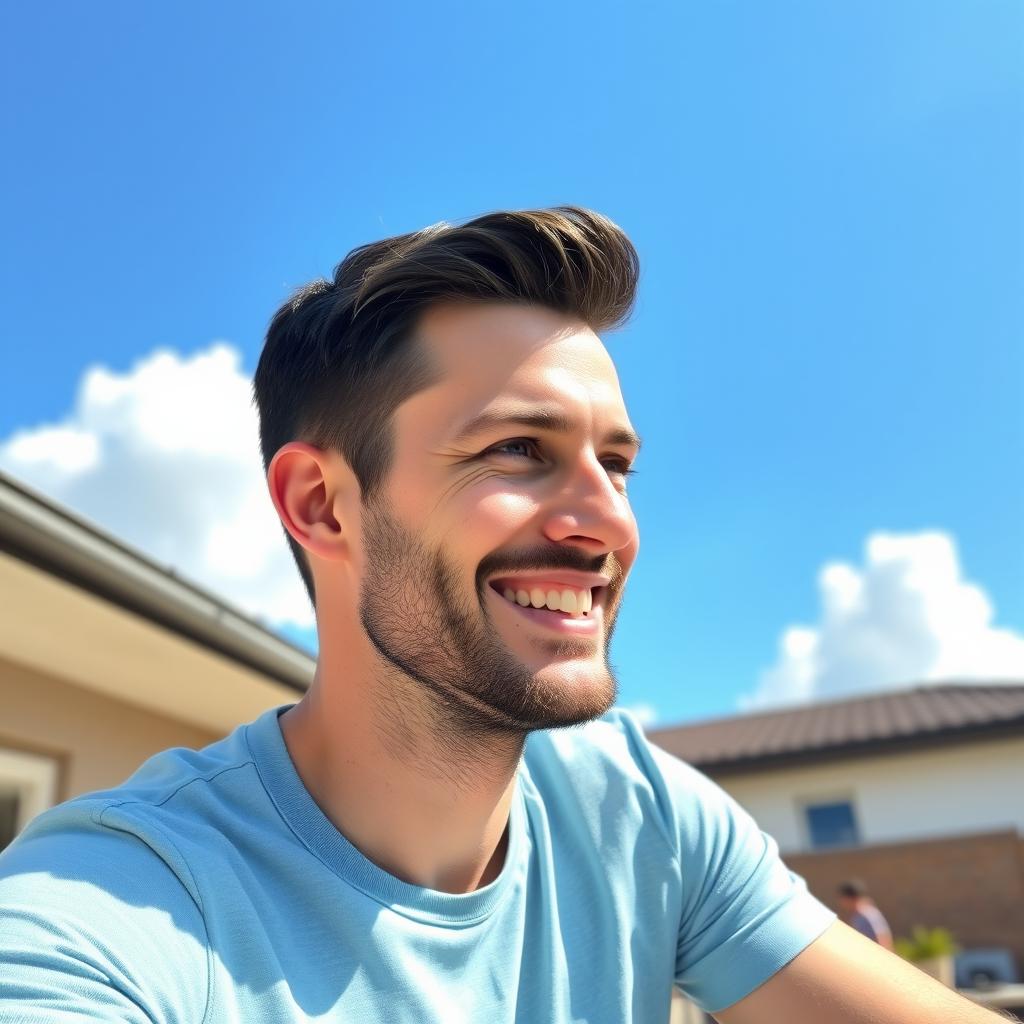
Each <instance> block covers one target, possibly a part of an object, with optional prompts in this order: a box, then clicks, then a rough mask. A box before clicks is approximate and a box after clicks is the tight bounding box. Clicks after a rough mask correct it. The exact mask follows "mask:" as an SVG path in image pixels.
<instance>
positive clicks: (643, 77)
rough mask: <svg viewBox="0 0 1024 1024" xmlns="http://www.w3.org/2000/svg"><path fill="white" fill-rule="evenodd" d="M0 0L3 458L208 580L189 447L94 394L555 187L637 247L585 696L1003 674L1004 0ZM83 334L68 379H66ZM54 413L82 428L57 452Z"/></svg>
mask: <svg viewBox="0 0 1024 1024" xmlns="http://www.w3.org/2000/svg"><path fill="white" fill-rule="evenodd" d="M4 22H5V26H4V31H3V32H2V33H0V53H2V58H3V59H2V60H0V78H2V86H3V90H4V93H5V95H6V96H7V97H8V103H7V104H5V105H4V109H3V111H2V112H0V118H2V126H3V133H4V137H5V139H7V140H8V154H9V155H8V159H7V160H6V161H4V162H3V164H2V165H0V179H2V182H0V183H2V190H0V194H2V196H3V199H2V202H3V222H4V226H5V234H6V236H7V245H6V246H5V247H4V249H3V253H2V255H0V259H2V261H3V266H2V276H0V282H2V283H0V288H2V298H3V304H4V351H5V358H4V367H5V369H4V374H3V379H2V383H0V444H3V445H4V447H2V448H0V465H2V466H3V468H4V469H5V470H7V471H8V472H11V473H14V474H15V475H18V476H20V477H21V478H23V479H26V480H28V481H29V482H30V483H33V484H34V485H35V486H37V487H39V488H40V489H43V490H46V491H47V492H48V493H51V494H53V496H54V497H55V498H57V499H58V500H62V501H65V502H67V503H69V504H71V505H72V506H73V507H77V508H78V509H79V510H80V511H82V512H83V513H84V514H87V515H89V516H91V517H92V518H95V519H96V520H97V521H98V522H100V523H101V524H102V525H105V526H107V527H108V528H110V529H112V530H114V531H115V532H117V533H118V534H119V535H121V536H124V537H125V538H126V539H128V540H129V541H130V542H132V543H136V544H138V545H139V546H141V547H144V548H146V549H147V550H149V551H150V552H151V553H153V554H155V555H156V556H157V557H162V558H164V559H165V560H167V561H170V562H174V563H175V564H178V563H180V564H181V565H183V566H184V567H185V569H186V570H188V571H190V572H192V574H193V575H194V576H195V577H196V578H199V579H200V581H201V582H205V583H207V585H210V586H214V587H218V588H219V589H220V590H221V592H223V593H225V595H226V596H228V597H229V598H233V596H234V594H233V591H232V586H233V585H234V584H233V583H232V580H231V578H230V577H229V575H224V574H230V572H231V571H232V569H231V564H235V565H237V566H240V568H239V569H238V571H239V572H241V571H242V570H243V569H244V565H243V564H242V563H244V562H245V558H246V551H242V552H241V554H239V555H238V556H237V558H236V560H235V562H234V563H231V564H228V563H227V562H225V561H224V559H223V558H222V559H221V563H220V564H219V568H218V569H217V572H219V573H220V574H221V575H219V576H218V575H217V574H216V573H215V572H214V571H213V570H212V569H209V571H207V569H208V567H207V568H204V563H201V562H200V561H193V562H190V561H189V559H190V557H191V554H192V553H193V549H194V547H195V544H192V545H191V546H186V548H185V549H183V548H182V547H181V545H182V544H184V541H183V538H188V537H193V536H199V534H193V533H189V531H190V530H200V531H201V530H202V529H205V527H204V525H203V524H207V525H209V524H210V523H211V522H213V521H215V520H216V518H217V515H218V501H217V492H216V488H217V486H218V481H222V480H223V479H224V474H221V473H216V472H212V471H211V470H210V467H211V465H213V464H212V463H210V462H209V460H208V459H207V461H203V459H206V458H207V456H206V454H203V453H200V455H198V456H196V459H197V460H198V461H195V462H192V463H190V462H189V461H188V460H189V458H190V456H189V454H188V452H187V451H186V452H184V453H183V454H182V453H179V454H178V455H175V456H174V458H173V465H172V463H162V462H160V461H159V460H158V459H156V458H155V457H154V458H152V459H151V458H148V457H147V455H146V451H145V449H144V448H142V447H140V444H139V443H136V442H137V441H138V436H141V435H138V432H137V431H136V435H137V436H135V437H134V439H132V438H127V437H126V436H125V434H124V432H125V431H126V430H127V431H129V432H130V431H131V429H132V428H131V426H130V424H131V423H132V422H135V421H133V420H131V418H130V416H129V417H128V418H125V416H127V415H128V414H125V416H122V417H121V418H120V419H118V418H117V417H113V416H111V415H107V414H106V413H103V414H101V413H97V412H96V409H97V408H99V407H100V406H102V408H104V409H107V411H108V412H109V409H110V408H111V406H109V405H104V404H103V403H104V402H107V401H108V400H109V401H113V399H112V398H110V396H111V395H112V394H114V392H116V393H117V394H118V395H122V394H128V393H129V391H130V387H129V386H128V384H124V382H126V381H129V382H134V381H137V380H138V379H140V378H139V377H138V376H137V375H138V373H139V372H140V371H139V367H140V366H143V365H147V366H148V365H151V364H150V363H148V362H147V360H152V359H153V358H154V354H155V353H157V352H158V351H159V350H167V351H169V352H170V353H172V354H173V357H174V359H176V360H179V361H180V362H181V364H182V365H185V364H187V365H189V366H193V365H194V366H198V365H200V364H199V363H189V362H188V361H189V360H195V359H197V358H199V357H200V356H201V355H202V353H208V352H210V350H211V346H212V345H214V343H216V342H223V343H225V345H226V346H228V347H229V348H230V350H231V351H234V352H236V353H237V354H238V363H237V367H236V371H235V372H236V376H238V377H239V379H241V378H243V377H246V376H248V375H251V373H252V371H253V369H254V367H255V364H256V359H257V357H258V354H259V349H260V345H261V340H262V335H263V331H264V329H265V326H266V323H267V320H268V317H269V316H270V314H271V313H272V312H273V310H274V309H275V308H276V307H277V305H278V304H279V303H280V302H281V301H282V300H283V299H284V298H285V297H286V296H287V295H288V294H289V293H290V291H291V290H292V289H293V288H294V287H296V286H297V285H299V284H302V283H303V282H305V281H307V280H309V279H310V278H312V277H315V276H318V275H323V274H327V273H329V272H330V270H331V268H332V267H333V265H334V264H335V263H336V262H337V261H338V260H339V259H340V258H341V257H342V256H343V255H344V254H345V253H346V252H347V251H348V250H349V249H350V248H352V247H353V246H355V245H357V244H360V243H362V242H365V241H369V240H371V239H374V238H379V237H382V236H384V235H388V234H394V233H397V232H401V231H407V230H411V229H414V228H418V227H422V226H424V225H426V224H428V223H432V222H435V221H438V220H442V219H447V220H457V219H462V218H467V217H470V216H473V215H476V214H479V213H483V212H486V211H488V210H492V209H497V208H522V207H535V206H548V205H553V204H557V203H567V202H571V203H577V204H582V205H586V206H590V207H593V208H595V209H598V210H600V211H602V212H604V213H606V214H608V215H609V216H611V217H612V218H613V219H614V220H616V221H617V222H618V223H619V224H621V225H622V226H623V227H624V228H625V229H626V230H627V232H629V234H630V236H631V237H632V238H633V240H634V242H635V244H636V245H637V248H638V249H639V251H640V255H641V259H642V266H643V276H642V283H641V293H640V299H639V304H638V308H637V312H636V315H635V317H634V319H633V321H632V322H631V324H630V325H629V326H628V327H627V328H626V329H624V330H623V331H621V332H619V333H617V334H614V335H611V336H610V337H609V338H608V339H607V343H608V346H609V349H610V351H611V352H612V355H613V357H614V358H615V360H616V362H617V364H618V366H619V369H620V375H621V379H622V383H623V390H624V393H625V396H626V401H627V404H628V406H629V408H630V412H631V415H632V418H633V421H634V424H635V425H636V426H637V428H638V429H639V431H640V432H641V434H642V435H643V436H644V438H645V448H644V452H643V455H642V457H641V460H640V462H639V463H638V469H639V473H638V475H637V476H636V478H634V480H633V482H632V485H631V486H632V493H633V500H634V505H635V508H636V511H637V515H638V518H639V520H640V524H641V530H642V547H641V555H640V560H639V562H638V565H637V567H636V569H635V571H634V575H633V578H632V581H631V583H630V591H629V596H628V598H627V605H626V608H625V610H624V611H623V613H622V621H621V624H620V626H619V632H618V636H617V638H616V643H615V648H614V658H613V660H614V662H615V664H616V665H617V667H618V669H619V673H620V677H621V681H622V702H623V703H625V704H627V705H631V706H635V707H636V706H646V707H648V708H650V709H653V713H656V715H657V719H658V721H659V722H671V721H676V720H682V719H690V718H697V717H706V716H709V715H717V714H727V713H731V712H732V711H734V710H736V709H737V708H738V707H747V706H751V705H752V704H754V705H756V704H757V703H758V702H759V701H760V702H762V703H763V702H771V701H772V700H774V699H776V698H778V699H782V698H786V699H797V698H800V699H806V698H808V697H814V696H829V695H841V694H843V693H846V692H853V691H856V690H858V689H871V688H875V687H877V686H882V685H896V684H898V683H901V682H913V681H915V679H918V678H920V679H926V678H927V679H939V678H943V677H950V676H954V675H955V676H958V677H962V676H979V677H980V676H984V675H988V676H995V675H1000V674H1001V675H1003V676H1011V677H1012V676H1014V675H1016V676H1017V677H1018V678H1024V670H1019V667H1020V666H1021V665H1024V661H1022V660H1021V651H1022V650H1024V638H1022V637H1021V633H1024V584H1022V582H1021V581H1022V580H1024V543H1022V542H1024V525H1022V524H1024V476H1022V473H1021V471H1020V465H1021V456H1022V454H1024V412H1022V402H1021V396H1022V386H1024V344H1022V342H1024V287H1022V285H1024V7H1022V6H1021V5H1020V4H1019V3H1018V2H1017V0H1005V2H995V0H977V2H970V3H969V2H966V0H963V2H959V3H945V2H936V0H928V2H900V3H897V4H893V3H882V2H863V3H859V4H838V3H821V2H810V0H809V2H805V3H795V2H778V3H774V4H770V5H769V4H758V3H752V2H748V3H743V4H741V3H727V2H720V3H714V4H687V3H683V4H680V3H667V2H666V3H654V4H621V3H619V4H610V3H594V2H589V3H586V4H584V3H576V2H574V3H561V4H548V3H545V4H539V3H520V4H517V5H514V6H501V7H499V6H497V5H487V4H470V3H461V4H452V3H435V4H431V5H418V4H417V5H413V4H406V5H394V4H387V3H385V4H374V5H361V6H359V7H356V6H355V5H344V4H326V3H325V4H308V3H295V4H290V5H265V4H253V3H248V4H244V5H242V4H234V3H225V4H218V5H212V4H189V3H178V4H175V5H155V4H151V5H139V4H129V3H107V4H103V5H80V4H71V3H66V4H45V3H40V4H32V5H28V4H22V5H16V6H14V7H10V8H9V9H8V10H7V11H6V13H5V15H4ZM12 99H13V102H12V101H11V100H12ZM152 365H154V366H155V365H156V364H152ZM159 365H160V366H162V367H163V370H164V371H167V372H172V371H173V368H174V367H173V366H172V365H171V364H170V363H168V362H167V360H165V361H164V362H163V363H160V364H159ZM177 365H178V364H177V363H175V364H174V366H177ZM202 365H203V366H208V363H205V362H204V363H202ZM218 365H220V366H221V370H223V371H224V372H228V370H226V369H225V368H224V365H223V363H221V364H218ZM97 367H102V368H105V370H104V373H105V374H106V376H101V377H97V378H96V379H95V380H94V381H93V385H94V386H95V387H97V388H98V387H99V384H96V381H97V380H101V382H102V381H105V382H106V384H104V387H103V388H100V391H102V396H106V397H102V396H101V397H100V398H97V397H96V395H97V394H99V392H96V391H95V389H94V391H93V392H89V394H90V395H92V398H91V399H89V401H85V400H84V399H83V395H84V394H85V391H84V390H83V380H84V379H85V377H86V375H87V373H88V371H89V370H90V368H97ZM168 367H170V369H168ZM153 372H154V374H155V373H156V372H157V371H156V370H154V371H153ZM161 372H163V371H161ZM174 372H176V371H174ZM196 372H197V373H198V372H199V371H198V370H197V371H196ZM218 372H220V371H218ZM133 375H134V376H133ZM147 379H150V378H147ZM152 379H153V380H156V379H157V377H155V376H154V377H153V378H152ZM176 379H177V378H176ZM180 379H181V380H184V379H186V378H185V377H181V378H180ZM188 379H192V378H188ZM232 379H233V378H232ZM111 381H121V382H122V384H124V387H121V386H120V385H118V386H117V387H115V386H114V385H112V384H111V383H110V382H111ZM132 386H134V385H132ZM183 386H185V385H183ZM187 386H189V387H190V386H191V385H187ZM119 387H121V390H118V388H119ZM235 391H238V392H240V389H239V388H236V389H235ZM131 393H132V394H135V392H131ZM190 393H191V392H190ZM210 395H211V396H212V398H211V400H212V401H213V402H216V401H217V400H218V399H217V391H216V389H212V390H211V391H210ZM121 400H122V399H118V401H121ZM124 401H125V402H127V401H128V399H124ZM90 403H91V404H90ZM97 403H99V405H97ZM118 408H122V406H118ZM168 415H169V416H170V415H171V414H170V413H169V414H168ZM211 415H212V414H211ZM89 417H93V418H92V419H89ZM97 417H98V418H97ZM87 421H88V422H87ZM100 421H102V422H100ZM168 422H170V421H168ZM217 422H219V421H217ZM125 423H128V424H129V426H128V427H125ZM118 424H120V426H119V425H118ZM61 425H64V426H65V427H66V428H67V429H68V430H73V431H76V433H75V434H74V437H76V438H78V439H79V440H80V439H81V437H83V436H85V434H86V433H88V432H89V431H92V432H93V435H94V437H95V438H98V440H96V441H95V443H93V442H90V444H92V447H91V448H89V452H90V454H89V455H88V457H85V456H83V459H84V461H81V460H80V462H79V463H76V464H75V465H74V466H71V465H70V464H66V465H63V466H62V468H59V471H58V469H57V468H55V466H56V465H57V463H59V462H60V459H61V457H62V456H61V455H60V453H59V452H58V453H57V454H56V455H55V454H54V450H53V444H55V443H58V442H59V443H61V444H63V443H64V440H66V438H67V437H70V436H71V434H66V435H57V434H54V433H53V432H52V429H51V428H55V427H60V426H61ZM236 426H237V423H236ZM47 430H49V431H50V433H46V431H47ZM118 430H121V431H122V434H121V435H120V437H119V439H118V437H117V436H116V435H117V431H118ZM33 437H35V438H36V439H37V440H36V442H33V443H30V441H31V439H32V438H33ZM62 438H63V439H64V440H62ZM27 439H28V440H27ZM47 439H49V440H48V441H47ZM54 439H56V441H55V440H54ZM44 442H45V443H44ZM76 443H78V442H77V441H76ZM198 443H199V442H197V444H198ZM254 443H255V442H254ZM33 444H34V447H33ZM47 444H49V445H50V447H49V448H47ZM119 445H120V447H118V446H119ZM129 450H131V451H132V452H134V455H133V456H132V458H134V459H135V460H136V461H134V462H132V461H131V460H127V461H124V460H123V461H121V462H117V458H118V456H117V455H116V453H117V452H119V451H120V452H122V453H123V452H125V451H129ZM167 450H168V446H167V445H166V444H164V445H163V447H162V448H160V451H162V452H164V453H166V451H167ZM197 450H198V449H197ZM237 450H238V451H244V450H245V442H244V437H243V441H242V442H241V444H240V446H239V447H238V449H237ZM163 457H164V456H161V458H163ZM218 457H219V456H218ZM125 458H126V459H127V457H125ZM48 460H49V461H48ZM54 460H56V462H55V461H54ZM104 460H105V461H104ZM72 461H73V460H72ZM83 467H84V468H83ZM133 467H135V468H133ZM139 467H142V468H139ZM145 467H149V468H150V469H151V470H153V472H151V473H150V475H149V476H145V475H144V474H145ZM153 467H156V469H154V468H153ZM160 467H170V468H166V470H164V469H160ZM157 469H159V470H160V472H161V473H162V475H160V476H156V477H155V476H154V475H153V473H155V472H156V470H157ZM101 470H102V472H101ZM172 471H173V473H176V474H178V476H177V477H175V480H176V481H177V485H176V486H175V487H174V489H173V492H164V491H160V490H159V488H160V481H161V480H163V479H165V478H166V479H170V478H171V473H172ZM225 503H227V499H225ZM158 522H159V524H160V529H159V530H156V529H155V528H154V524H155V523H158ZM197 523H198V524H199V525H198V526H197V525H196V524H197ZM222 534H223V531H222ZM222 534H221V535H222ZM202 536H203V538H204V540H203V543H204V544H207V545H208V546H209V547H211V548H212V547H216V543H215V541H210V538H209V536H208V535H206V534H202ZM216 536H219V535H218V534H215V535H214V537H215V538H216ZM176 538H177V539H176ZM872 538H874V540H872ZM176 544H178V547H176V546H175V545H176ZM280 545H281V548H282V550H283V548H284V542H283V539H282V540H281V541H280ZM176 552H177V553H176ZM179 555H180V557H179ZM216 557H220V556H216ZM216 557H215V559H214V560H216ZM225 557H226V556H225ZM837 564H839V568H836V565H837ZM829 565H832V566H833V568H832V569H831V570H826V571H825V576H824V577H822V576H821V574H822V572H823V568H824V567H827V566H829ZM218 581H221V582H222V585H221V584H220V583H218ZM256 589H258V588H256ZM248 592H255V590H254V588H253V587H251V586H250V587H248V590H247V593H248ZM979 595H980V596H979ZM979 601H980V602H981V604H979ZM268 602H269V599H268ZM986 602H987V604H986ZM274 607H275V608H277V607H279V606H278V605H274ZM266 608H271V603H268V604H267V605H266ZM261 614H264V615H265V617H269V620H270V621H275V615H277V620H276V621H277V622H278V625H279V628H281V630H282V631H283V632H285V633H286V634H287V635H289V636H291V637H293V638H296V639H298V640H303V641H305V642H308V639H309V634H308V631H307V632H303V630H302V629H301V628H300V627H298V626H297V625H295V624H294V623H292V624H288V622H287V621H285V619H284V618H281V617H280V614H279V613H278V612H274V611H273V610H272V609H271V610H270V611H263V612H261ZM965 623H966V624H965ZM794 625H796V626H799V627H801V628H799V629H797V630H795V631H794V630H792V629H791V628H790V627H793V626H794ZM787 630H788V631H789V632H787ZM780 643H782V644H783V648H784V649H783V651H782V653H780ZM972 651H973V652H979V651H980V652H982V653H981V654H977V653H975V654H971V652H972ZM809 652H810V653H809ZM872 652H873V653H872ZM971 658H974V659H975V660H973V661H972V660H971Z"/></svg>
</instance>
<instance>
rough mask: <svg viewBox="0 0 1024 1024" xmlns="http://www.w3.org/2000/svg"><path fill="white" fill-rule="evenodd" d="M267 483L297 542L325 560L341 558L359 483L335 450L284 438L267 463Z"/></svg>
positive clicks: (347, 542) (347, 546)
mask: <svg viewBox="0 0 1024 1024" xmlns="http://www.w3.org/2000/svg"><path fill="white" fill-rule="evenodd" d="M267 487H268V489H269V490H270V499H271V501H273V503H274V508H275V509H277V514H278V516H280V518H281V522H282V523H283V524H284V528H285V529H286V530H287V531H288V532H289V533H290V534H291V536H292V537H294V538H295V541H296V543H297V544H299V545H301V546H302V547H303V548H305V550H306V551H307V552H309V554H310V555H312V556H314V557H317V558H323V559H326V560H327V561H336V560H338V559H340V558H344V557H345V555H346V554H347V553H348V552H349V549H350V547H349V546H350V540H351V537H352V534H353V527H354V525H355V524H354V523H352V522H350V521H348V520H349V517H350V513H351V510H353V509H355V508H356V507H358V504H359V483H358V481H357V480H356V477H355V474H354V473H353V472H352V470H351V468H350V467H349V465H348V463H347V462H346V461H345V459H344V458H343V457H342V456H341V455H340V454H338V453H337V452H333V451H324V450H323V449H321V448H314V447H313V446H312V445H309V444H305V443H303V442H302V441H289V442H288V444H286V445H282V446H281V447H280V448H279V449H278V450H277V452H276V453H275V455H274V457H273V459H271V461H270V465H269V466H268V467H267Z"/></svg>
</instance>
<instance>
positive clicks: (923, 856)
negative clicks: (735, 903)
mask: <svg viewBox="0 0 1024 1024" xmlns="http://www.w3.org/2000/svg"><path fill="white" fill-rule="evenodd" d="M786 863H787V864H788V865H789V866H790V868H792V870H794V871H795V872H796V873H797V874H799V875H802V876H803V877H804V878H805V879H806V880H807V884H808V886H809V888H810V889H811V891H812V892H813V893H814V894H815V895H816V896H817V897H818V899H820V900H821V901H822V902H823V903H826V904H828V906H830V907H832V908H833V909H835V910H838V903H837V899H836V886H837V885H838V884H839V883H840V882H842V881H844V880H845V879H847V878H860V879H863V881H864V882H866V883H867V886H868V889H869V891H870V892H871V895H872V897H873V898H874V900H875V902H876V903H877V904H878V907H879V909H880V910H881V911H882V913H883V914H885V916H886V918H888V920H889V924H890V925H891V926H892V930H893V934H894V935H896V936H902V935H909V934H910V930H911V928H912V927H913V926H914V925H915V924H924V925H928V926H930V927H934V926H937V925H941V926H942V927H945V928H948V929H949V930H950V931H951V932H952V933H953V936H954V938H955V939H956V940H957V942H958V944H959V945H960V946H961V947H963V948H965V949H966V948H971V947H976V946H1007V947H1009V948H1010V949H1011V950H1013V952H1014V955H1015V956H1016V959H1017V967H1018V970H1021V969H1022V968H1024V839H1022V838H1021V836H1020V835H1019V834H1018V833H1017V832H1015V831H1004V832H988V833H984V834H980V835H969V836H956V837H951V838H945V839H932V840H928V841H925V842H912V843H891V844H884V845H877V846H866V847H860V848H855V849H843V850H835V851H830V852H820V853H801V854H789V855H787V856H786Z"/></svg>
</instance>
